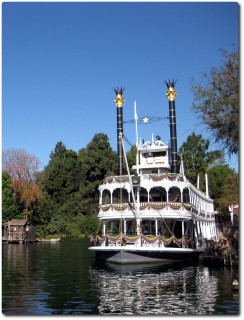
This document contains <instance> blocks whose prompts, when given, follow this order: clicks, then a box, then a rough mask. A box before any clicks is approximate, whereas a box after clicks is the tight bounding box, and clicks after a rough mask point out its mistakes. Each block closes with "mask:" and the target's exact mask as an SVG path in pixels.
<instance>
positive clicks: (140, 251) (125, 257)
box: [89, 246, 203, 264]
mask: <svg viewBox="0 0 244 320" xmlns="http://www.w3.org/2000/svg"><path fill="white" fill-rule="evenodd" d="M89 250H91V251H93V252H96V258H97V259H99V260H103V261H107V262H112V263H117V264H135V263H161V264H167V263H172V262H174V261H185V260H195V259H197V258H198V256H199V255H200V254H201V253H202V252H203V251H202V250H200V249H187V248H155V247H152V248H145V247H137V246H130V247H125V246H118V247H101V246H97V247H90V248H89Z"/></svg>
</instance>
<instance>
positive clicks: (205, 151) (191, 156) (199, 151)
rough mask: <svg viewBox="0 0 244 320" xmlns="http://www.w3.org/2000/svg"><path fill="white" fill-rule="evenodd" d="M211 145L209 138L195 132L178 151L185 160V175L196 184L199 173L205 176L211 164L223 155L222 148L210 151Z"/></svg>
mask: <svg viewBox="0 0 244 320" xmlns="http://www.w3.org/2000/svg"><path fill="white" fill-rule="evenodd" d="M209 146H210V141H209V140H208V139H203V137H202V135H201V134H199V135H197V134H195V133H194V132H193V133H192V134H191V135H189V136H188V137H187V140H186V141H185V142H184V143H183V144H182V146H181V147H180V148H179V152H178V153H179V154H180V155H182V157H183V160H184V167H185V175H186V176H187V178H188V179H189V180H190V181H191V182H192V183H193V184H196V182H197V176H198V174H199V175H200V176H202V178H203V175H204V174H205V173H206V171H207V168H208V167H209V165H210V164H213V163H214V162H215V161H216V160H217V159H219V158H221V157H222V152H221V151H220V150H215V151H209ZM203 180H204V179H201V181H203Z"/></svg>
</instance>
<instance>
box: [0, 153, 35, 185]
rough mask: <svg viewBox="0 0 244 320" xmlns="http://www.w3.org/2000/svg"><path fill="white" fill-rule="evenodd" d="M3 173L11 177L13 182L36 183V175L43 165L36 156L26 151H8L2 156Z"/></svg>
mask: <svg viewBox="0 0 244 320" xmlns="http://www.w3.org/2000/svg"><path fill="white" fill-rule="evenodd" d="M2 161H3V171H5V172H7V174H8V175H9V176H10V177H11V179H12V181H14V180H21V181H22V182H34V178H35V173H36V172H37V171H38V169H39V167H40V165H41V163H40V161H39V159H38V158H37V157H36V156H35V155H34V154H30V153H28V152H27V151H26V150H24V149H15V148H12V149H6V150H4V151H3V155H2Z"/></svg>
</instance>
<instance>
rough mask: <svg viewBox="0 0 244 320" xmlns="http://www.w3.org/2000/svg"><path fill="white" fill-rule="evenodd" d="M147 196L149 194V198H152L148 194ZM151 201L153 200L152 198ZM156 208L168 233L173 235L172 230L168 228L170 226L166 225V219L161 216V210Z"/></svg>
mask: <svg viewBox="0 0 244 320" xmlns="http://www.w3.org/2000/svg"><path fill="white" fill-rule="evenodd" d="M149 196H150V200H153V197H152V196H151V195H149ZM153 201H154V200H153ZM154 202H155V201H154ZM156 210H157V211H158V213H159V215H160V217H161V219H162V220H163V222H164V224H165V226H166V227H167V229H168V231H169V233H170V234H171V235H173V234H174V233H173V232H172V231H171V230H170V228H169V227H168V225H167V223H166V221H165V220H164V218H163V217H162V215H161V212H160V211H159V209H156Z"/></svg>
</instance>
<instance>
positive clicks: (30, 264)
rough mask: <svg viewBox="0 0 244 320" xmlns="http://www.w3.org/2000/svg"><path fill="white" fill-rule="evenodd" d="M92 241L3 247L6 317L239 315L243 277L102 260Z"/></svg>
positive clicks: (197, 267)
mask: <svg viewBox="0 0 244 320" xmlns="http://www.w3.org/2000/svg"><path fill="white" fill-rule="evenodd" d="M88 246H89V241H88V240H87V241H86V240H85V239H82V240H72V239H67V240H64V241H60V242H59V243H55V244H53V243H37V244H30V245H18V244H10V245H8V244H3V246H2V270H3V271H2V312H3V313H4V314H6V315H51V314H66V315H67V314H69V315H71V314H73V315H74V314H76V315H82V314H83V315H84V314H86V315H87V314H90V315H95V314H123V315H127V314H128V315H132V314H133V315H198V314H199V315H204V314H215V315H216V314H238V312H239V293H238V292H232V290H231V284H232V282H233V279H234V278H235V277H236V276H238V274H236V271H234V270H230V269H227V268H220V269H216V268H208V267H204V266H201V265H198V264H189V263H188V264H180V263H179V262H177V263H175V264H171V265H165V266H161V265H144V266H143V265H140V266H137V265H134V266H120V265H113V264H110V265H109V264H104V265H101V264H99V265H98V264H96V263H95V256H94V254H91V252H90V251H88V249H87V248H88Z"/></svg>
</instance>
